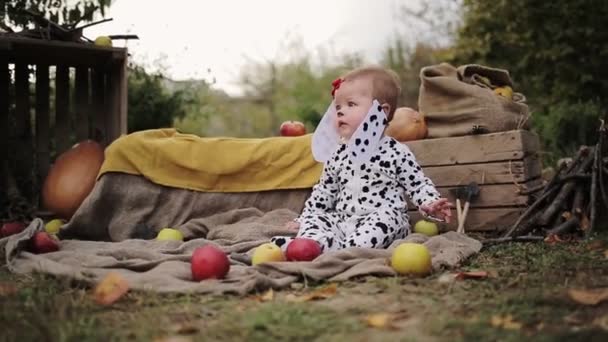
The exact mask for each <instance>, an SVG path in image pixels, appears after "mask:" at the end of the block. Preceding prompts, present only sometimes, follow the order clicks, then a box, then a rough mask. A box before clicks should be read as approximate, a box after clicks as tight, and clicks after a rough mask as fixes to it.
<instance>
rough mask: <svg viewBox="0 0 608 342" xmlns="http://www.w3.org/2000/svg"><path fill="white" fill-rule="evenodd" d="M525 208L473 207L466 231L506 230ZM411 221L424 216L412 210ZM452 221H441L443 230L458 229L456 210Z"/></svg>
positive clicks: (468, 217)
mask: <svg viewBox="0 0 608 342" xmlns="http://www.w3.org/2000/svg"><path fill="white" fill-rule="evenodd" d="M524 210H525V208H484V209H471V210H470V211H469V214H468V215H467V220H466V222H465V233H466V232H467V231H471V232H472V231H477V232H491V231H504V230H506V229H507V228H509V227H511V226H512V225H513V224H514V223H515V221H517V218H518V217H519V216H520V215H521V214H522V213H523V212H524ZM409 213H410V221H411V223H412V226H413V225H414V224H415V223H416V222H417V221H418V220H420V219H422V216H421V215H420V213H419V212H418V211H410V212H409ZM453 214H454V216H453V217H452V218H453V219H452V222H450V223H449V224H446V223H439V226H440V229H441V231H446V230H454V231H455V230H456V228H457V227H458V221H457V219H456V212H454V213H453Z"/></svg>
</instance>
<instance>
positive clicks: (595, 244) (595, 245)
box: [587, 240, 606, 251]
mask: <svg viewBox="0 0 608 342" xmlns="http://www.w3.org/2000/svg"><path fill="white" fill-rule="evenodd" d="M605 248H606V243H604V241H602V240H594V241H591V242H589V244H588V245H587V249H588V250H590V251H599V250H602V249H605Z"/></svg>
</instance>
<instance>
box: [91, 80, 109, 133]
mask: <svg viewBox="0 0 608 342" xmlns="http://www.w3.org/2000/svg"><path fill="white" fill-rule="evenodd" d="M105 77H106V76H105V72H104V71H103V69H101V68H96V69H93V70H91V112H92V114H93V117H92V123H91V127H92V132H91V137H92V138H93V139H94V140H95V141H97V142H100V143H102V144H104V145H105V144H106V137H107V132H106V129H105V118H104V116H105V113H106V108H107V107H106V103H105V102H106V100H105V97H106V96H105V92H106V90H105V88H106V80H105Z"/></svg>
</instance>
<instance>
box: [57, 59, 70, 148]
mask: <svg viewBox="0 0 608 342" xmlns="http://www.w3.org/2000/svg"><path fill="white" fill-rule="evenodd" d="M55 111H56V112H55V151H56V155H59V154H60V153H62V152H64V151H66V150H67V149H68V148H69V147H70V133H71V131H72V130H71V127H70V126H71V120H70V69H69V68H68V67H67V66H65V65H59V66H57V75H56V78H55Z"/></svg>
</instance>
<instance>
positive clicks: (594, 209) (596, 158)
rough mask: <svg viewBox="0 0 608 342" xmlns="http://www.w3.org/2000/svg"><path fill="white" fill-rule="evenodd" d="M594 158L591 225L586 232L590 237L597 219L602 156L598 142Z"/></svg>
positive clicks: (590, 203)
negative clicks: (600, 159)
mask: <svg viewBox="0 0 608 342" xmlns="http://www.w3.org/2000/svg"><path fill="white" fill-rule="evenodd" d="M593 155H594V158H593V167H592V171H591V196H590V199H589V207H590V209H589V216H590V217H589V219H590V221H591V222H590V225H589V229H587V231H586V232H585V236H586V237H587V238H588V237H589V236H591V233H592V232H593V229H594V228H595V221H596V219H597V203H596V201H597V190H598V189H597V178H598V176H599V175H598V171H599V168H598V164H599V158H600V149H599V143H598V144H597V146H596V148H595V152H594V153H593Z"/></svg>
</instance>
